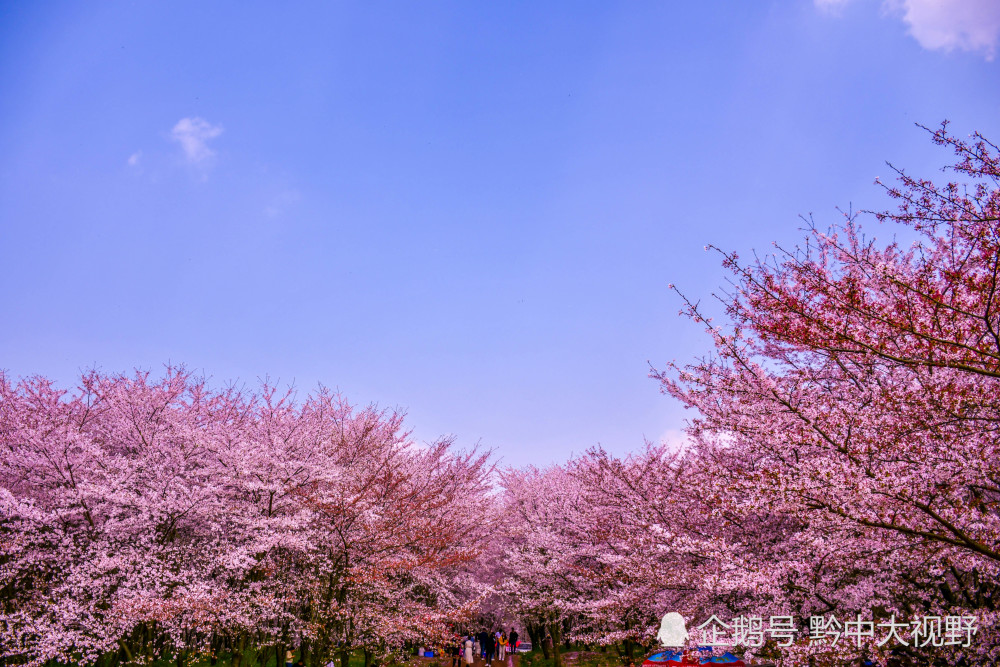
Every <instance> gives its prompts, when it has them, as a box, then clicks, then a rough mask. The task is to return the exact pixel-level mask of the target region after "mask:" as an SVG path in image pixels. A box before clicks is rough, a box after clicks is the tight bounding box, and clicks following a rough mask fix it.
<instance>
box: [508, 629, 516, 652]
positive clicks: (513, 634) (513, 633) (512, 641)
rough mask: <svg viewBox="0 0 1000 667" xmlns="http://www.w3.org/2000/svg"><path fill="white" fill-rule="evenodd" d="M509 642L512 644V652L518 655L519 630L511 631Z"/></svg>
mask: <svg viewBox="0 0 1000 667" xmlns="http://www.w3.org/2000/svg"><path fill="white" fill-rule="evenodd" d="M507 641H508V643H509V644H510V652H511V653H517V630H515V629H514V628H511V629H510V637H509V638H508V640H507Z"/></svg>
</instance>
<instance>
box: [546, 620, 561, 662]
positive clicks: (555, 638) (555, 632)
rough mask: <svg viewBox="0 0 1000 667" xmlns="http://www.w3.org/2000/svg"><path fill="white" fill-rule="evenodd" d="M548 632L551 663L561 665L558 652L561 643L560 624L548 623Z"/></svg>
mask: <svg viewBox="0 0 1000 667" xmlns="http://www.w3.org/2000/svg"><path fill="white" fill-rule="evenodd" d="M549 633H550V634H551V635H552V665H553V667H563V662H562V655H561V654H560V653H559V645H560V644H561V643H562V624H561V623H550V624H549Z"/></svg>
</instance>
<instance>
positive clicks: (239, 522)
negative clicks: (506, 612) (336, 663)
mask: <svg viewBox="0 0 1000 667" xmlns="http://www.w3.org/2000/svg"><path fill="white" fill-rule="evenodd" d="M0 424H2V427H3V430H2V432H0V604H2V607H0V612H2V617H0V645H2V646H3V656H4V657H6V658H11V659H15V660H18V661H22V662H23V661H27V662H29V663H31V664H41V663H43V662H46V661H49V660H57V661H60V662H75V663H80V664H95V663H97V664H101V665H112V664H116V663H119V662H125V663H129V664H133V663H135V664H138V663H142V662H147V661H149V660H152V659H157V658H163V657H171V658H172V659H175V660H176V661H177V663H178V667H183V665H184V663H185V662H186V661H187V660H189V659H191V658H193V657H197V656H202V655H207V656H209V657H211V659H212V661H213V664H214V662H215V661H216V660H217V658H218V657H219V656H220V655H223V654H225V655H228V656H229V658H230V662H231V665H232V666H233V667H239V665H240V664H241V662H242V661H243V659H244V656H249V657H250V659H253V660H257V661H259V662H261V663H265V662H266V661H267V660H266V657H267V656H268V655H271V654H272V651H273V652H274V654H276V660H278V661H280V660H281V659H283V656H282V655H281V654H282V652H283V650H282V649H283V648H284V647H289V646H297V647H300V648H301V651H302V657H303V658H304V659H306V661H307V662H309V663H310V664H311V665H315V664H319V662H320V661H326V660H327V659H329V657H330V656H331V654H332V653H333V652H334V650H335V649H336V650H339V651H340V653H341V656H342V658H343V656H344V655H346V653H347V652H348V651H350V650H351V649H353V648H355V647H358V648H362V649H364V650H365V651H366V656H367V657H368V658H369V659H371V658H373V657H376V656H377V655H378V653H377V652H378V651H381V652H383V653H384V652H386V651H389V650H392V649H396V648H398V647H399V646H401V645H402V643H403V642H405V641H407V640H411V639H414V638H416V637H424V636H428V635H431V634H434V633H441V632H443V631H444V629H445V628H446V627H447V625H448V624H449V623H450V622H453V620H454V619H455V618H456V616H461V615H462V614H469V613H472V612H471V610H469V609H468V608H467V604H466V602H465V601H464V600H461V599H460V598H459V597H457V596H455V595H454V590H453V589H454V580H455V578H456V577H457V576H459V575H460V574H461V567H460V566H461V565H462V564H464V563H466V562H468V561H469V560H470V559H473V558H475V557H476V556H477V555H478V553H479V552H480V545H479V543H478V541H477V539H478V538H477V533H476V532H475V531H474V530H472V528H473V527H474V526H475V518H476V510H477V507H478V506H479V504H480V503H481V502H482V501H483V497H484V495H485V493H486V490H487V484H486V480H487V476H488V473H489V466H490V464H489V457H488V455H486V454H476V453H475V452H473V453H461V452H457V451H456V450H455V449H454V447H453V446H452V445H451V443H450V442H448V441H440V442H436V443H432V444H430V445H428V446H418V445H416V444H415V443H413V442H412V441H411V440H410V438H409V436H408V434H407V433H406V432H405V431H404V430H403V429H402V415H400V414H398V413H395V412H386V411H380V410H378V409H376V408H373V407H369V408H364V409H355V408H354V407H352V406H351V405H349V404H348V403H347V402H346V401H345V400H344V399H343V398H342V397H340V396H339V395H337V394H334V393H331V392H328V391H325V390H322V389H321V390H319V391H318V392H316V393H314V394H313V395H311V396H309V397H307V399H306V400H304V401H303V402H301V403H297V402H296V401H295V400H294V395H292V394H290V393H287V394H279V393H278V392H276V391H275V390H274V389H273V388H272V387H268V386H265V387H263V388H262V390H261V391H260V392H259V393H250V392H245V391H237V390H235V389H227V390H223V391H213V390H211V389H209V388H208V387H207V386H206V384H205V383H204V381H201V380H198V379H197V378H194V377H193V376H192V375H191V374H189V373H187V372H185V371H184V370H183V369H178V368H168V369H167V372H166V374H165V375H164V377H163V378H160V379H154V378H151V377H150V375H149V374H148V373H140V374H137V375H136V376H134V377H125V376H108V375H102V374H99V373H89V374H86V375H85V376H84V377H83V378H82V379H81V382H80V387H79V388H78V390H77V391H75V392H67V391H63V390H60V389H57V388H56V387H55V386H54V385H53V384H52V383H51V382H49V381H47V380H45V379H42V378H32V379H28V380H23V381H21V382H18V383H16V384H15V383H13V382H11V381H9V380H8V379H7V378H3V379H2V381H0Z"/></svg>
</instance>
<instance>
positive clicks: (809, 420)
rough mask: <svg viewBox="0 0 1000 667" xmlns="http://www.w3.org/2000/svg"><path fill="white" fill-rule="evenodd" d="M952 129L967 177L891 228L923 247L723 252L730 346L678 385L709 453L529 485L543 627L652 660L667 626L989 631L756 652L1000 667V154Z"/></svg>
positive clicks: (837, 241)
mask: <svg viewBox="0 0 1000 667" xmlns="http://www.w3.org/2000/svg"><path fill="white" fill-rule="evenodd" d="M931 134H932V138H933V140H934V141H935V143H937V144H939V145H942V146H945V147H948V148H950V149H952V150H953V151H954V153H955V155H956V156H957V159H956V161H955V164H954V165H953V166H952V167H951V169H952V172H953V173H955V174H956V175H957V179H956V182H949V183H946V184H944V185H936V184H934V183H933V182H931V181H929V180H925V179H918V178H914V177H912V176H910V175H909V174H907V173H906V172H904V171H902V170H900V171H899V172H898V176H899V184H898V185H897V186H895V187H888V188H886V189H887V192H888V194H889V195H890V196H891V197H893V198H895V199H896V200H898V202H899V206H898V208H897V209H896V210H895V211H891V212H885V213H878V214H876V215H875V217H876V218H877V219H878V220H879V221H881V222H882V224H886V225H889V224H892V225H896V226H897V228H898V229H899V232H900V234H903V235H905V236H906V237H907V238H908V239H912V242H911V243H908V244H906V245H903V244H901V243H900V242H896V241H893V242H888V243H879V242H877V241H876V239H874V238H871V237H869V236H866V235H865V234H864V233H863V232H862V229H861V226H860V222H859V219H860V216H859V215H855V214H847V215H845V217H844V220H843V222H842V223H841V224H839V225H837V226H835V227H834V228H832V229H829V230H820V229H818V228H817V227H815V226H814V225H812V224H811V222H810V226H809V229H808V230H807V231H808V237H807V241H806V243H805V244H804V245H803V246H801V247H798V248H794V249H790V250H784V249H781V248H778V250H777V254H775V255H773V256H770V257H766V258H765V257H761V258H757V259H755V260H754V261H751V262H749V263H746V262H743V261H742V260H741V259H740V258H739V257H738V256H737V255H736V254H733V253H727V252H722V256H723V262H724V265H725V266H726V267H728V268H729V269H730V271H731V272H732V281H731V288H730V289H729V290H728V291H727V292H725V293H722V294H720V295H718V300H719V302H720V303H721V304H722V307H723V308H724V310H725V315H726V317H725V318H724V319H723V318H718V319H722V323H719V321H716V322H713V321H712V319H711V318H710V317H708V315H707V314H706V312H705V310H704V308H703V307H702V306H700V305H698V304H697V303H694V302H692V301H690V300H687V299H686V298H685V303H686V304H687V308H686V311H685V312H686V314H687V315H688V316H689V317H691V318H692V319H693V320H694V321H696V322H698V323H701V324H702V325H704V327H705V329H706V331H707V332H708V334H709V335H710V336H711V338H712V340H713V342H714V353H713V354H712V355H709V356H706V357H705V358H703V359H700V360H698V361H696V362H694V363H689V364H677V363H675V364H671V365H669V366H668V367H667V368H666V369H665V370H662V371H656V372H654V377H655V378H656V379H657V380H659V381H660V383H661V386H662V389H663V391H664V392H665V393H667V394H669V395H671V396H673V397H675V398H676V399H678V400H680V401H681V402H682V403H683V404H684V405H685V406H687V407H689V408H691V409H692V410H693V411H694V415H695V416H694V417H693V418H692V420H691V422H690V426H689V428H688V430H687V434H688V437H689V444H688V445H686V446H684V447H681V448H671V447H668V446H666V445H662V446H661V445H649V446H648V447H647V449H646V451H644V452H639V453H636V454H633V455H630V456H626V457H615V456H611V455H610V454H608V453H607V452H605V451H602V450H600V449H597V450H593V451H590V452H587V453H586V454H584V455H582V456H579V457H577V458H575V459H573V460H571V461H569V462H568V463H566V464H564V465H560V466H555V467H552V468H549V469H546V470H527V471H523V470H522V471H510V472H508V474H507V475H506V477H505V495H504V503H505V508H506V509H505V510H504V511H505V512H506V513H507V514H508V515H510V516H515V517H517V521H516V522H512V523H515V524H516V525H517V526H518V530H517V531H516V532H515V539H514V540H512V543H513V546H512V552H513V553H511V554H508V555H505V556H504V558H503V562H502V564H503V567H502V568H500V570H499V572H498V582H499V586H500V587H501V588H502V589H504V590H505V591H506V594H507V595H508V596H509V600H510V602H511V604H512V605H514V606H515V607H516V608H517V609H518V610H519V613H520V614H521V615H522V616H523V617H524V618H527V619H533V621H534V622H535V623H536V624H537V627H538V628H541V629H542V630H539V632H543V633H544V628H548V629H549V635H550V636H552V637H557V636H572V637H575V638H578V639H581V640H584V641H591V642H601V643H607V644H618V645H620V646H624V645H629V643H631V644H634V645H639V646H644V647H647V648H648V647H651V646H653V645H654V644H655V639H654V637H655V633H656V628H657V624H658V622H659V618H660V616H662V615H663V614H664V613H665V612H667V611H678V612H680V613H681V614H683V615H684V617H685V618H686V619H687V620H688V622H689V623H693V624H695V625H697V624H699V623H702V622H704V621H705V620H706V619H708V618H710V617H711V616H712V615H718V616H719V617H724V616H725V617H730V618H731V617H734V616H742V617H750V616H757V617H760V616H764V617H770V616H775V617H795V618H798V619H808V618H810V617H830V616H838V617H842V618H865V619H870V620H871V621H872V622H874V623H875V624H879V623H887V622H891V619H893V618H896V619H899V618H932V617H940V618H969V617H975V618H976V619H977V621H978V625H977V633H976V635H975V636H974V637H973V638H972V640H970V641H969V642H965V641H963V642H961V643H956V642H946V643H941V645H937V644H933V645H931V646H930V647H928V646H913V643H912V642H905V641H898V640H896V639H893V640H892V641H888V642H881V643H880V642H879V641H878V640H877V638H876V637H860V638H858V639H857V641H852V642H839V643H832V642H826V643H821V642H810V641H808V639H807V638H808V635H809V627H808V626H807V625H805V621H802V620H800V622H799V625H797V626H796V627H795V628H794V630H795V633H794V634H793V635H792V636H794V637H796V638H797V639H795V640H793V641H782V642H780V643H783V644H785V643H787V644H788V646H778V645H777V644H778V642H776V641H769V642H765V643H764V645H763V646H762V647H760V648H759V649H757V648H755V649H753V650H752V652H751V653H749V654H748V656H749V657H753V656H754V655H756V656H757V657H761V656H763V657H768V658H770V659H774V660H778V661H784V662H783V664H785V665H803V664H815V665H823V664H830V665H832V664H842V661H848V660H854V661H856V660H858V659H861V658H866V659H869V660H873V661H875V662H876V663H878V664H887V663H888V664H930V662H931V661H933V660H950V661H952V662H955V661H959V660H963V661H964V663H963V664H970V665H971V664H976V665H992V664H996V663H997V662H998V661H1000V150H998V149H997V147H996V146H995V145H993V144H991V143H990V142H988V141H987V140H986V139H984V138H983V137H981V136H979V135H974V136H973V137H972V139H971V140H968V141H966V140H962V139H958V138H955V137H953V136H951V135H950V134H949V133H948V132H947V128H946V126H943V127H942V128H941V129H940V130H937V131H932V132H931ZM866 627H867V626H866ZM907 644H909V645H907ZM928 650H930V653H928ZM893 661H895V662H893ZM907 661H909V662H907Z"/></svg>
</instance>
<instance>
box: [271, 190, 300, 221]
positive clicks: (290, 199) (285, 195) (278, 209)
mask: <svg viewBox="0 0 1000 667" xmlns="http://www.w3.org/2000/svg"><path fill="white" fill-rule="evenodd" d="M298 200H299V193H298V191H297V190H293V189H290V188H288V189H285V190H282V191H281V192H279V193H278V194H276V195H275V196H274V197H272V198H271V201H270V203H269V204H268V205H267V206H265V207H264V215H266V216H267V217H269V218H276V217H278V216H279V215H282V214H283V213H284V212H285V211H286V210H288V208H289V207H291V206H292V205H293V204H295V203H296V202H297V201H298Z"/></svg>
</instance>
